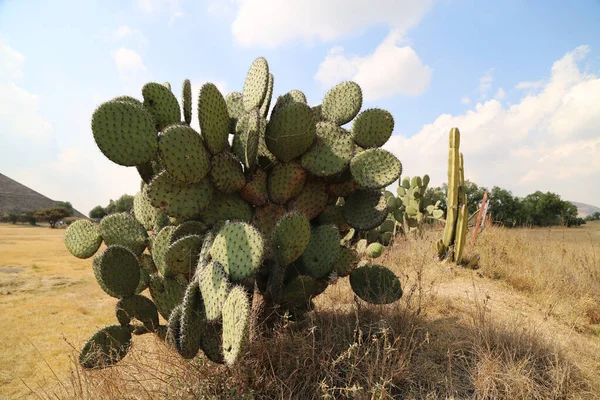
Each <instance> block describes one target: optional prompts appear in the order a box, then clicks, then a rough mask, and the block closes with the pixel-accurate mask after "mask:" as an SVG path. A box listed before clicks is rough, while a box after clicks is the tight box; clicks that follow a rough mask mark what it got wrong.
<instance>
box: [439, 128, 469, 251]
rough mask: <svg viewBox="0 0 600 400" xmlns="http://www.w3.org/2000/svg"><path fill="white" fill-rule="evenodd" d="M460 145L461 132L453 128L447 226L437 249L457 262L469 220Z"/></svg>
mask: <svg viewBox="0 0 600 400" xmlns="http://www.w3.org/2000/svg"><path fill="white" fill-rule="evenodd" d="M459 147H460V132H459V130H458V128H452V129H451V130H450V144H449V150H448V197H447V199H446V204H447V211H446V227H445V229H444V237H443V238H442V239H440V240H439V241H438V242H437V243H436V250H437V252H438V255H439V257H440V258H442V259H447V260H449V261H453V262H455V263H461V262H462V261H463V255H464V249H465V243H466V240H467V228H468V222H469V211H468V205H467V194H466V192H465V189H464V185H465V175H464V159H463V155H462V153H460V152H459Z"/></svg>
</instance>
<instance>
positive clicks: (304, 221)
mask: <svg viewBox="0 0 600 400" xmlns="http://www.w3.org/2000/svg"><path fill="white" fill-rule="evenodd" d="M272 93H273V75H272V74H271V73H270V72H269V66H268V64H267V61H266V60H265V59H264V58H262V57H261V58H258V59H256V60H255V61H254V62H253V63H252V66H251V67H250V70H249V71H248V74H247V77H246V81H245V83H244V87H243V90H242V92H233V93H230V94H228V95H227V96H225V97H223V95H222V94H221V93H220V92H219V90H218V89H217V87H216V86H215V85H213V84H211V83H207V84H205V85H204V86H202V88H201V89H200V92H199V95H198V100H197V118H198V121H199V125H200V133H199V132H197V131H196V130H194V129H193V128H192V127H190V123H191V121H192V93H191V86H190V82H189V81H187V80H186V81H185V82H184V84H183V90H182V104H183V122H182V121H181V114H182V112H181V108H180V106H179V102H178V100H177V98H176V97H175V95H174V94H173V93H172V92H171V90H170V85H167V84H159V83H148V84H146V85H145V86H144V87H143V89H142V97H143V100H138V99H135V98H132V97H127V96H122V97H117V98H115V99H112V100H110V101H108V102H106V103H103V104H102V105H100V106H99V107H98V108H97V109H96V111H95V112H94V114H93V116H92V132H93V135H94V139H95V141H96V144H97V145H98V147H99V149H100V150H101V151H102V153H103V154H104V155H105V156H106V157H107V158H108V159H109V160H111V161H113V162H115V163H117V164H119V165H122V166H135V167H136V168H137V171H138V172H139V174H140V177H141V180H142V181H141V188H140V191H139V192H138V193H137V194H136V196H135V201H134V209H133V213H132V214H127V213H123V214H115V215H110V216H107V217H105V218H104V219H102V220H101V222H100V223H99V224H94V223H92V222H90V221H83V220H82V221H78V222H76V223H74V224H72V225H71V226H70V227H69V229H67V231H66V234H65V244H66V246H67V248H68V249H69V250H70V251H71V253H72V254H73V255H74V256H76V257H79V258H89V257H94V258H93V263H92V264H93V271H94V274H95V277H96V279H97V281H98V284H99V285H100V287H101V288H102V289H103V290H104V291H105V292H106V293H107V294H108V295H109V296H112V297H115V298H116V299H118V302H117V304H116V317H117V321H118V324H115V325H111V326H108V327H105V328H103V329H101V330H100V331H98V332H97V333H95V334H94V335H93V336H92V337H91V338H90V339H89V340H88V342H87V343H86V344H85V346H84V347H83V349H82V351H81V353H80V363H81V364H82V365H83V366H84V367H87V368H99V367H103V366H107V365H111V364H114V363H116V362H118V361H119V360H120V359H121V358H123V357H124V356H125V355H126V354H127V351H128V349H129V347H130V344H131V340H132V335H137V334H143V333H149V332H154V333H156V334H158V335H160V336H161V337H162V338H164V340H165V341H166V342H167V343H169V344H170V345H172V346H173V347H174V348H176V349H177V351H178V352H179V353H180V354H181V355H182V356H183V357H185V358H193V357H195V356H196V355H197V354H198V352H199V351H200V349H201V350H202V351H203V352H204V354H205V355H206V357H208V358H209V359H210V360H212V361H214V362H218V363H222V362H226V363H227V364H232V363H234V362H235V361H236V359H238V357H239V355H240V354H241V353H242V352H243V349H244V346H245V345H246V344H247V343H248V340H249V338H248V336H249V329H250V322H251V321H255V320H256V318H251V317H256V315H259V312H258V311H257V310H260V309H264V308H265V307H267V308H268V309H269V310H270V311H274V312H270V315H273V314H274V313H275V314H277V315H283V314H284V313H287V314H288V315H292V316H293V317H299V316H301V315H302V314H303V313H305V312H307V311H309V310H311V309H312V308H313V307H314V304H313V302H312V299H313V298H314V297H315V296H317V295H319V294H320V293H322V292H323V291H324V290H325V289H326V288H327V286H328V285H329V284H331V283H333V282H336V281H337V278H338V277H345V276H349V278H350V285H351V287H352V289H353V291H354V293H355V294H356V295H357V296H358V297H359V298H361V299H363V300H365V301H367V302H370V303H375V304H387V303H391V302H394V301H396V300H398V299H399V298H400V297H401V296H402V289H401V287H400V282H399V280H398V278H397V277H396V276H395V275H394V274H393V273H392V271H390V270H388V269H387V268H385V267H383V266H380V265H363V266H361V267H358V268H357V264H358V261H359V259H358V256H357V253H356V251H355V250H353V249H351V248H350V247H349V246H348V245H347V244H346V243H345V242H344V241H341V238H342V236H343V235H346V234H347V232H348V231H350V230H351V229H354V230H355V231H358V232H360V231H368V230H371V229H373V228H375V227H377V226H379V225H380V224H381V223H382V222H383V221H384V220H385V219H386V218H387V216H388V210H387V207H386V200H385V196H384V194H383V193H382V191H381V188H384V187H385V186H387V185H389V184H390V183H392V182H393V181H394V180H396V179H398V178H399V176H400V173H401V168H402V167H401V164H400V161H399V160H398V159H396V157H394V156H393V155H392V154H391V153H389V152H387V151H385V150H383V149H381V148H380V147H381V146H382V145H383V144H384V143H385V142H386V141H387V140H388V138H389V137H390V135H391V133H392V130H393V127H394V120H393V118H392V116H391V114H390V113H389V112H387V111H384V110H380V109H369V110H365V111H363V112H360V109H361V107H362V91H361V88H360V87H359V86H358V85H357V84H356V83H354V82H343V83H340V84H339V85H337V86H335V87H333V88H332V89H331V90H330V91H329V92H327V94H326V95H325V97H324V99H323V101H322V104H321V105H319V106H316V107H312V108H311V107H310V106H309V105H308V104H307V102H306V98H305V96H304V94H303V93H302V92H300V91H298V90H293V91H291V92H289V93H287V94H285V95H282V96H279V97H278V98H277V99H276V101H275V104H274V106H273V108H272V111H271V113H270V116H269V119H268V120H267V116H268V114H269V110H270V108H271V107H270V104H271V97H272ZM351 121H353V124H352V128H351V129H350V130H347V129H345V128H342V127H341V126H342V125H345V124H347V123H349V122H351ZM102 242H104V244H105V245H106V247H105V248H104V249H103V250H102V251H100V252H99V253H98V251H99V249H100V247H101V244H102ZM342 243H344V244H346V245H342ZM146 289H148V293H149V297H148V296H145V295H143V294H141V293H142V292H143V291H145V290H146ZM253 310H254V311H253ZM159 315H160V316H162V317H163V318H164V319H165V320H166V321H167V323H166V324H165V325H162V324H161V323H160V320H159ZM253 323H254V322H253ZM259 323H260V320H259Z"/></svg>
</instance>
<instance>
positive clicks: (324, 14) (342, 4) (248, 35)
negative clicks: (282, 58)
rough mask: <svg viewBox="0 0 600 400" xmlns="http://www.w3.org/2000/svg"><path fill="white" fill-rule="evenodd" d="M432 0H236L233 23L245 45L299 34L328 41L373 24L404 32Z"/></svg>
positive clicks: (270, 44) (309, 39)
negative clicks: (235, 12) (236, 6)
mask: <svg viewBox="0 0 600 400" xmlns="http://www.w3.org/2000/svg"><path fill="white" fill-rule="evenodd" d="M433 3H434V1H433V0H371V1H364V0H328V1H322V0H285V1H284V0H239V1H238V4H239V6H238V9H237V14H236V18H235V21H234V22H233V24H232V27H231V29H232V33H233V37H234V39H235V40H236V41H237V42H238V43H240V44H241V45H243V46H252V45H260V46H266V47H277V46H278V45H280V44H282V43H285V42H289V41H293V40H295V39H302V40H304V41H305V42H309V43H310V42H312V41H314V40H320V41H323V42H329V41H332V40H335V39H339V38H341V37H344V36H347V35H350V34H354V33H356V32H360V31H363V30H365V29H366V28H367V27H369V26H372V25H380V26H386V27H389V28H395V29H398V30H399V32H401V34H404V33H405V32H406V31H407V30H408V29H410V28H411V27H413V26H415V25H416V24H417V23H418V22H419V21H420V20H421V18H422V17H423V15H424V14H425V13H426V12H427V11H429V10H430V9H431V7H432V5H433Z"/></svg>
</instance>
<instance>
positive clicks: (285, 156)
mask: <svg viewBox="0 0 600 400" xmlns="http://www.w3.org/2000/svg"><path fill="white" fill-rule="evenodd" d="M316 135H317V132H316V123H315V118H314V114H313V112H312V110H311V108H310V107H309V106H307V105H306V104H303V103H293V104H290V105H289V106H287V107H285V108H284V109H282V110H281V111H280V112H278V113H277V114H274V115H272V116H271V120H270V121H269V123H268V124H267V130H266V134H265V142H266V144H267V147H268V149H269V151H270V152H271V153H273V155H275V157H277V159H279V160H280V161H282V162H290V161H292V160H293V159H295V158H297V157H299V156H301V155H302V154H304V152H306V151H307V150H308V149H309V148H310V146H311V145H312V144H313V142H314V140H315V138H316Z"/></svg>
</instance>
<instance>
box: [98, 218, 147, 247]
mask: <svg viewBox="0 0 600 400" xmlns="http://www.w3.org/2000/svg"><path fill="white" fill-rule="evenodd" d="M99 231H100V236H102V239H104V243H106V245H107V246H111V245H113V244H118V245H121V246H125V247H127V248H128V249H129V250H131V251H132V252H133V253H134V254H135V255H136V256H139V255H140V254H142V253H143V252H144V250H145V249H146V245H147V244H148V233H147V232H146V229H145V228H144V226H143V225H142V224H140V223H139V222H138V221H137V220H136V219H135V218H134V217H132V216H131V215H130V214H128V213H117V214H111V215H107V216H106V217H104V218H102V220H101V221H100V229H99Z"/></svg>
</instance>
